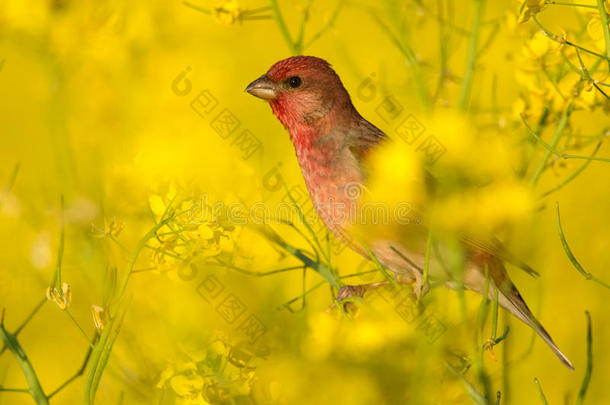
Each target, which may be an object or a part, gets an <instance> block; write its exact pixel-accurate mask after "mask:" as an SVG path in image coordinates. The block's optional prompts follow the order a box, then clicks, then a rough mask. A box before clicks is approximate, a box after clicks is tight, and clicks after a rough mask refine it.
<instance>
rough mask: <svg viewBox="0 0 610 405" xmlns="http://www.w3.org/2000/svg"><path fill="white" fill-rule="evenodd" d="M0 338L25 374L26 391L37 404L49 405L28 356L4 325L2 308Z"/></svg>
mask: <svg viewBox="0 0 610 405" xmlns="http://www.w3.org/2000/svg"><path fill="white" fill-rule="evenodd" d="M0 339H2V341H3V342H4V346H5V347H7V348H8V350H10V351H11V353H13V355H14V356H15V359H16V360H17V363H18V364H19V367H21V371H23V374H24V375H25V379H26V381H27V383H28V387H29V389H28V391H29V393H30V395H32V398H34V401H36V403H37V404H38V405H49V399H48V398H47V396H46V395H45V393H44V390H43V389H42V386H41V385H40V381H39V380H38V375H37V374H36V372H35V371H34V367H33V366H32V363H31V362H30V359H28V356H27V355H26V354H25V351H24V350H23V348H22V347H21V345H20V344H19V341H18V340H17V338H16V337H15V335H13V334H11V333H10V332H9V331H7V330H6V328H5V327H4V309H3V310H2V315H1V319H0Z"/></svg>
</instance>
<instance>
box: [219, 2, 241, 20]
mask: <svg viewBox="0 0 610 405" xmlns="http://www.w3.org/2000/svg"><path fill="white" fill-rule="evenodd" d="M212 15H213V17H214V19H215V20H216V22H217V23H219V24H221V25H226V26H230V25H233V24H235V22H237V21H240V15H241V10H240V8H239V5H238V4H237V1H235V0H228V1H225V2H223V3H221V4H220V5H218V6H217V7H214V9H213V10H212Z"/></svg>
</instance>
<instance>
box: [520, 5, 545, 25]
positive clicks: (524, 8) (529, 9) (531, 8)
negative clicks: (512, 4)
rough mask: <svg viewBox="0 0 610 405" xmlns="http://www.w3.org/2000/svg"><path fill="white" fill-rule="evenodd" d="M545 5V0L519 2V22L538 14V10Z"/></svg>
mask: <svg viewBox="0 0 610 405" xmlns="http://www.w3.org/2000/svg"><path fill="white" fill-rule="evenodd" d="M545 5H546V0H525V1H524V2H523V3H521V9H520V11H521V14H520V17H519V22H520V23H523V22H526V21H527V20H529V19H530V17H531V16H532V15H534V14H538V13H539V12H540V11H542V9H543V8H544V6H545Z"/></svg>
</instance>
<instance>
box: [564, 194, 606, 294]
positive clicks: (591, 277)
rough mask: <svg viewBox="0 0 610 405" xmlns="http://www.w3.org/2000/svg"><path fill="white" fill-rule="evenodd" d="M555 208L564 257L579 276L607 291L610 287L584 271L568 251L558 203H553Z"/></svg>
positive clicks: (569, 250) (570, 250)
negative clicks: (566, 257) (565, 256)
mask: <svg viewBox="0 0 610 405" xmlns="http://www.w3.org/2000/svg"><path fill="white" fill-rule="evenodd" d="M555 208H556V211H557V228H558V230H559V238H560V239H561V245H562V246H563V250H564V251H565V252H566V255H567V256H568V258H569V259H570V262H572V264H573V265H574V267H575V268H576V270H578V272H579V273H580V274H582V275H583V276H585V278H586V279H587V280H593V281H595V282H596V283H598V284H599V285H601V286H603V287H606V288H607V289H610V285H609V284H606V283H605V282H603V281H601V280H600V279H598V278H597V277H595V276H594V275H593V274H591V273H589V272H588V271H586V270H585V269H584V268H583V267H582V266H581V264H580V263H579V262H578V260H577V259H576V257H575V256H574V254H573V253H572V249H570V246H569V245H568V241H567V240H566V237H565V235H564V233H563V228H562V227H561V217H560V216H559V203H558V202H555Z"/></svg>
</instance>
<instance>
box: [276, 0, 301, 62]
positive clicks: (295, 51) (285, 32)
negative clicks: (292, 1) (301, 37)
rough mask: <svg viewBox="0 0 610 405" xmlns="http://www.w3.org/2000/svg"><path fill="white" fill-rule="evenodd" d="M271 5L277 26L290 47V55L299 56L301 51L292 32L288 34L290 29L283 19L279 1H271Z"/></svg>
mask: <svg viewBox="0 0 610 405" xmlns="http://www.w3.org/2000/svg"><path fill="white" fill-rule="evenodd" d="M269 5H270V7H271V11H272V12H273V18H274V19H275V22H276V23H277V26H278V28H279V29H280V32H281V33H282V36H283V37H284V40H285V41H286V44H287V45H288V48H289V49H290V53H292V54H293V55H298V54H299V53H300V50H299V49H297V46H296V44H295V43H294V41H293V40H292V37H291V36H290V32H288V27H287V26H286V22H285V21H284V17H282V13H281V11H280V7H279V6H278V4H277V0H269Z"/></svg>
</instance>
